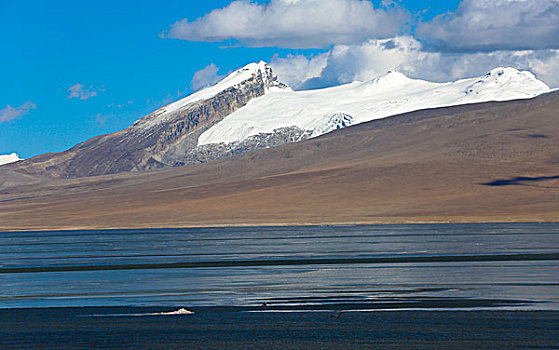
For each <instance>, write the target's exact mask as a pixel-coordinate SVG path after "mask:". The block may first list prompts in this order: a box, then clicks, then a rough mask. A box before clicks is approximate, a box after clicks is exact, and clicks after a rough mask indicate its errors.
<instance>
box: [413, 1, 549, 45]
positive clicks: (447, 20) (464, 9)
mask: <svg viewBox="0 0 559 350" xmlns="http://www.w3.org/2000/svg"><path fill="white" fill-rule="evenodd" d="M416 34H417V36H418V37H419V38H421V39H423V40H425V42H426V43H429V45H433V46H434V47H436V48H438V49H442V50H457V51H461V50H462V51H464V50H466V51H495V50H525V49H557V48H559V1H558V0H463V1H462V2H461V3H460V5H459V7H458V9H457V11H456V12H454V13H448V14H445V15H442V16H438V17H436V18H434V19H433V20H432V21H430V22H427V23H423V24H421V25H420V26H419V27H418V29H417V31H416Z"/></svg>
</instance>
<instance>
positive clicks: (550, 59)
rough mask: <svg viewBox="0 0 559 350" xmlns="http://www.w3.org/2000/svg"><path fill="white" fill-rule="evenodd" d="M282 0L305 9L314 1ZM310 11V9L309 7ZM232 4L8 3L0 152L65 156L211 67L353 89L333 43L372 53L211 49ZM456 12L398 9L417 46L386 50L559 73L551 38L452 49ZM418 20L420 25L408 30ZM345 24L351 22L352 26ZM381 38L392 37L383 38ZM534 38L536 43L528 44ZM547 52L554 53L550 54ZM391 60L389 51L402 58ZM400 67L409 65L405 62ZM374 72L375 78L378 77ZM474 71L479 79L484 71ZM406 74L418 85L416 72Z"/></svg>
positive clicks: (256, 44)
mask: <svg viewBox="0 0 559 350" xmlns="http://www.w3.org/2000/svg"><path fill="white" fill-rule="evenodd" d="M275 1H276V2H277V3H279V2H282V1H283V2H296V3H298V2H305V1H307V0H275ZM468 1H470V2H475V1H476V0H468ZM500 1H505V0H500ZM308 2H309V3H311V2H312V0H308ZM344 2H347V3H353V2H358V0H332V4H337V5H339V4H342V3H344ZM544 2H545V1H544ZM230 3H231V1H225V0H220V1H184V0H183V1H178V0H170V1H147V0H144V1H141V0H140V1H138V0H135V1H124V0H123V1H106V0H97V1H91V2H82V1H62V0H59V1H2V2H1V3H0V14H2V20H1V21H0V29H1V33H2V34H1V36H0V45H1V47H2V50H3V54H2V55H0V73H1V76H2V82H3V84H1V85H0V154H7V153H11V152H17V153H18V154H19V155H20V156H22V157H24V158H27V157H31V156H34V155H37V154H41V153H45V152H58V151H62V150H65V149H67V148H69V147H71V146H73V145H75V144H76V143H78V142H81V141H84V140H85V139H88V138H90V137H93V136H96V135H99V134H103V133H108V132H113V131H116V130H120V129H123V128H125V127H127V126H129V125H130V124H131V123H132V122H133V121H135V120H137V119H139V118H140V117H142V116H143V115H146V114H148V113H149V112H151V111H153V110H154V109H157V108H158V107H161V106H162V105H164V104H165V103H168V102H170V101H172V100H176V99H178V98H180V97H183V96H185V95H187V94H189V93H191V92H192V89H191V80H192V78H193V76H194V74H195V73H196V72H197V71H200V70H202V69H204V68H205V67H207V66H208V65H210V64H215V66H216V67H219V68H220V71H219V73H218V74H217V75H219V74H225V73H227V72H228V71H231V70H234V69H236V68H239V67H240V66H243V65H245V64H247V63H249V62H253V61H258V60H265V61H268V62H270V61H275V62H276V64H277V66H278V69H279V71H282V70H283V71H288V72H289V71H292V72H296V70H295V69H294V68H291V67H293V64H294V63H295V62H296V60H298V61H297V62H303V63H304V64H306V65H307V66H305V67H306V68H305V69H307V70H308V69H309V68H308V67H314V68H313V69H318V70H319V71H320V72H319V73H317V74H319V75H320V77H322V78H323V81H324V84H327V83H329V84H335V83H343V82H345V81H343V80H342V78H340V77H341V76H347V74H345V75H342V74H341V73H339V72H338V71H337V70H336V69H339V68H336V69H335V67H334V63H336V59H339V57H337V56H336V57H334V54H333V52H334V51H335V50H334V48H335V47H336V45H348V47H349V48H350V49H351V50H356V51H357V50H359V52H361V53H362V52H365V51H366V50H365V48H368V46H367V47H365V45H369V46H370V45H372V43H371V42H368V41H367V40H369V38H368V37H365V38H364V37H363V36H362V33H363V31H362V30H360V29H359V28H357V29H356V31H355V32H354V33H352V34H349V37H348V35H347V33H344V36H343V39H339V40H341V41H340V42H338V41H336V40H338V39H336V38H338V37H337V36H335V35H334V34H335V33H334V34H332V35H330V33H329V32H327V30H328V29H327V28H326V29H324V30H325V31H326V32H320V31H319V32H318V33H319V34H320V35H322V37H328V38H334V39H333V40H334V41H331V42H327V43H326V44H324V43H323V42H320V43H317V42H316V41H313V40H315V39H313V38H307V37H304V38H301V39H300V40H298V41H292V40H291V37H287V39H285V38H284V40H283V41H281V42H277V41H274V40H271V39H270V38H269V37H267V36H266V35H265V34H262V35H263V37H258V38H253V37H250V34H249V36H248V37H247V36H246V35H244V34H243V32H242V28H241V29H239V30H240V31H239V32H238V33H239V34H238V35H237V34H234V33H233V35H232V37H231V38H226V39H220V38H218V39H215V40H213V39H207V34H208V33H207V28H208V26H210V27H211V20H212V18H209V17H207V16H206V15H207V14H208V13H210V12H211V11H212V10H215V9H228V6H230ZM262 3H266V2H265V1H260V2H258V3H257V2H250V3H249V2H248V1H245V5H246V6H252V7H250V8H251V9H263V8H264V7H258V6H260V5H261V4H262ZM373 3H374V4H375V8H376V9H381V8H382V6H381V5H380V1H373ZM459 3H460V1H458V0H456V1H428V0H424V1H401V2H398V3H397V4H396V5H395V6H397V7H398V9H396V10H394V9H392V10H386V11H387V13H388V15H386V16H385V17H383V18H385V20H390V18H391V17H395V16H396V15H394V14H395V13H397V12H398V11H399V12H398V13H402V11H406V12H409V13H407V14H404V15H402V16H401V18H402V19H401V20H400V21H401V22H395V26H397V27H398V28H405V29H398V31H399V32H398V33H396V32H395V33H394V37H396V36H399V35H407V36H408V38H407V39H405V40H403V39H402V40H395V41H394V42H395V43H396V44H393V43H392V42H390V43H389V44H390V45H392V46H393V45H396V46H398V45H400V47H399V48H396V49H399V50H400V51H399V55H400V54H401V53H402V52H403V51H402V50H404V48H403V45H420V44H417V43H427V42H433V43H434V44H432V45H431V44H429V45H431V46H427V45H425V46H422V47H421V48H419V49H417V48H416V49H413V50H419V51H420V52H433V51H437V50H438V51H440V52H439V53H438V55H439V56H440V55H442V57H443V58H444V59H441V58H440V57H439V58H438V60H437V62H439V64H442V63H440V62H445V63H444V65H445V67H446V66H448V67H450V66H451V63H452V64H458V63H460V59H463V60H465V59H467V60H468V62H471V61H472V58H475V59H476V60H479V62H484V63H483V65H482V66H483V67H482V68H480V69H486V67H490V66H491V65H492V64H493V63H495V65H498V64H500V63H501V62H510V61H511V59H510V57H511V56H510V55H509V56H507V54H506V53H507V52H510V51H511V50H520V49H530V50H536V51H533V52H534V55H535V56H534V58H533V59H531V61H526V64H525V65H526V66H529V67H532V66H533V67H536V68H537V67H540V66H538V65H537V64H539V63H538V62H541V63H542V64H552V67H555V66H556V65H555V56H553V55H554V54H555V51H550V50H554V49H556V48H555V45H556V43H555V42H554V38H553V37H552V36H550V38H551V39H548V38H547V37H545V40H542V42H541V43H538V45H539V46H538V47H530V46H529V45H530V44H528V46H527V47H523V43H522V42H521V41H519V42H518V43H515V44H514V47H506V45H504V44H503V42H504V41H503V42H499V41H498V40H497V41H491V42H488V43H486V45H485V46H479V47H478V46H476V45H461V46H458V47H456V45H452V41H451V40H454V41H461V39H460V38H451V39H448V38H449V35H450V34H449V33H451V34H453V35H454V34H455V32H456V31H455V30H453V28H452V25H454V24H453V22H448V23H447V22H444V23H442V22H437V19H436V18H435V19H434V17H435V16H437V15H439V14H443V13H446V12H448V11H451V12H453V11H455V10H456V9H457V7H458V4H459ZM296 5H297V4H296ZM337 5H336V6H337ZM270 8H271V7H270ZM464 8H465V10H464V12H467V11H468V8H467V7H466V6H464ZM425 10H427V11H425ZM497 10H499V9H497ZM501 10H502V9H501ZM303 11H309V9H303ZM310 11H312V10H310ZM390 11H392V12H390ZM549 11H554V10H553V9H551V10H549ZM474 12H475V11H473V10H472V13H474ZM410 13H411V14H410ZM381 15H382V14H381ZM205 16H206V17H205ZM226 16H229V15H228V12H227V11H225V12H224V14H222V17H216V18H217V20H218V21H221V20H223V21H227V20H231V21H233V22H234V21H235V20H236V17H235V16H234V15H231V16H229V17H226ZM404 17H405V18H407V20H405V18H404ZM456 17H457V18H458V17H459V16H456ZM185 18H187V19H188V20H187V21H186V22H185V23H184V25H183V27H177V26H175V27H173V28H174V29H177V31H176V33H178V34H176V35H171V34H172V33H173V32H172V31H170V30H171V28H172V26H173V24H174V23H175V22H177V21H179V20H183V19H185ZM386 18H388V19H386ZM398 18H400V17H398ZM410 18H411V19H412V20H411V23H413V24H412V25H411V26H410V25H409V23H410V21H409V19H410ZM460 18H461V17H460ZM460 18H458V19H457V21H458V20H459V19H460ZM195 19H200V20H199V21H198V22H199V23H194V22H193V20H195ZM347 20H348V22H350V21H351V20H352V19H351V18H348V19H347ZM366 21H367V18H365V22H366ZM419 21H422V22H429V23H431V24H429V25H432V27H429V26H427V25H426V26H424V28H425V29H423V30H418V31H417V33H420V34H421V33H425V32H428V33H435V34H436V33H439V32H440V33H441V34H440V35H438V34H436V35H435V34H434V35H433V36H429V35H426V34H421V35H420V34H417V35H416V34H414V33H415V27H416V26H418V25H417V23H418V22H419ZM193 23H194V24H193ZM457 23H458V22H457ZM272 25H273V24H272ZM457 25H459V23H458V24H457ZM318 26H320V23H319V24H318ZM212 28H213V27H212ZM441 28H442V29H445V30H446V31H444V30H442V29H441ZM178 29H180V31H178ZM249 29H250V28H249ZM319 29H320V28H319ZM439 29H441V30H439ZM212 30H213V29H212ZM280 30H281V29H278V31H280ZM370 30H371V32H370V33H371V34H370V35H371V39H378V38H375V33H376V32H375V30H380V29H375V28H370ZM164 32H165V33H167V34H169V36H173V37H174V39H171V38H162V37H161V34H162V33H164ZM357 32H360V34H359V35H360V36H359V37H358V38H357V34H355V33H357ZM193 33H194V34H193ZM324 33H326V34H324ZM352 35H353V36H354V37H355V40H353V39H352V38H353V37H352ZM437 35H438V36H437ZM503 35H504V34H503ZM380 36H382V37H383V38H384V39H386V38H387V34H386V33H382V35H380ZM380 36H379V37H380ZM339 37H340V38H342V36H339ZM528 39H530V38H527V39H526V41H528ZM199 40H205V41H199ZM342 41H343V42H342ZM462 41H463V40H462ZM509 42H510V40H509ZM533 42H534V40H532V43H533ZM548 42H550V43H551V44H549V45H547V43H548ZM410 43H411V44H410ZM414 43H415V44H414ZM383 45H384V46H383V47H388V45H385V44H383ZM279 46H281V47H279ZM509 46H510V45H509ZM393 50H394V49H393ZM393 50H392V51H390V52H392V53H395V51H393ZM406 50H409V48H408V49H406ZM503 50H505V51H503ZM507 50H508V51H507ZM367 52H369V51H367ZM414 52H415V51H414ZM536 53H537V55H536ZM472 55H475V56H472ZM354 56H355V55H353V56H352V57H354ZM400 56H401V55H400ZM400 56H398V57H400ZM501 56H502V57H501ZM406 57H407V56H406ZM492 57H493V58H492ZM530 57H532V56H530ZM404 60H408V58H404ZM491 60H494V61H495V62H493V61H491ZM507 60H508V61H507ZM365 61H367V60H366V57H365ZM327 62H328V63H327ZM340 62H344V61H340ZM348 62H349V63H348V64H347V66H348V67H352V69H353V70H352V72H353V73H354V75H353V77H355V78H363V76H364V74H365V73H363V72H362V71H360V68H361V67H362V65H359V64H357V63H356V61H348ZM429 62H431V61H429ZM534 62H536V63H537V64H536V63H534ZM513 63H514V62H513ZM421 64H424V62H423V61H422V63H421ZM317 65H320V66H317ZM401 66H402V67H404V66H409V64H408V65H404V64H403V63H402V64H401ZM430 66H432V63H430ZM317 67H318V68H317ZM336 67H337V66H336ZM546 67H547V66H546ZM384 68H385V67H384V65H380V66H378V69H379V70H380V69H384ZM396 68H398V67H396ZM443 68H444V67H443ZM519 68H524V66H522V67H519ZM375 69H376V68H375ZM449 69H450V68H448V69H447V70H449ZM542 69H543V68H542ZM546 69H547V68H546ZM408 70H409V68H408ZM442 70H444V69H441V71H442ZM450 70H452V72H447V73H445V74H442V73H440V72H438V71H434V70H433V72H431V73H430V75H426V76H422V74H423V73H421V74H420V73H417V72H416V74H415V75H417V76H418V77H421V78H432V80H444V79H446V78H454V77H455V76H454V75H455V74H454V73H455V72H454V71H456V69H450ZM367 71H368V72H370V71H371V69H368V70H367ZM372 71H375V70H374V69H372ZM418 71H420V70H419V69H418ZM421 71H424V70H423V69H421ZM471 71H472V73H474V72H477V71H476V70H475V69H472V70H471ZM338 73H339V74H338ZM344 73H347V72H344ZM408 73H410V75H414V72H413V71H410V72H408ZM369 74H371V73H369ZM456 74H458V73H456ZM464 74H468V72H465V73H464ZM280 77H281V75H280ZM306 78H308V77H305V79H306ZM315 78H316V77H315ZM326 78H328V79H329V80H328V81H327V79H326ZM365 78H368V76H365ZM290 79H291V80H292V81H290V82H292V84H294V85H297V84H299V85H300V86H305V81H304V80H305V79H303V78H300V79H299V78H298V77H294V78H290ZM288 80H289V79H288ZM315 80H316V79H315ZM208 83H211V81H208Z"/></svg>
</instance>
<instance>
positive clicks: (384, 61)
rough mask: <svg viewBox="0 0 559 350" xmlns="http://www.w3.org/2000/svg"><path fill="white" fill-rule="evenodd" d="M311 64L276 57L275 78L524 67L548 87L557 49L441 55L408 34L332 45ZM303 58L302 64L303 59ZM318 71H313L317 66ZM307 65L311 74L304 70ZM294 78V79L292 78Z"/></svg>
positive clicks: (434, 76)
mask: <svg viewBox="0 0 559 350" xmlns="http://www.w3.org/2000/svg"><path fill="white" fill-rule="evenodd" d="M324 55H325V56H324V57H321V60H324V63H321V64H320V65H318V64H315V65H313V60H315V61H316V57H309V58H305V57H304V56H288V57H286V58H278V57H276V58H275V59H274V60H273V61H272V65H273V66H274V68H276V65H278V68H279V69H278V70H277V72H278V76H279V78H280V79H281V80H282V81H285V82H286V83H288V84H290V85H291V86H292V87H294V88H301V89H306V88H316V87H325V86H332V85H338V84H345V83H350V82H353V81H356V80H360V81H364V80H369V79H373V78H375V77H377V76H379V75H382V74H384V73H386V72H387V71H389V70H393V71H399V72H402V73H404V74H406V75H408V76H410V77H412V78H419V79H426V80H430V81H438V82H444V81H453V80H457V79H461V78H465V77H475V76H480V75H483V74H485V73H486V72H488V71H489V70H491V69H493V68H495V67H498V66H510V67H515V68H517V69H522V70H530V71H532V72H533V73H535V74H536V75H537V77H538V78H539V79H541V80H543V81H544V82H546V83H547V84H548V85H550V86H552V87H559V74H558V73H559V51H557V50H529V51H495V52H489V53H484V52H478V53H441V52H428V51H425V50H424V48H423V46H422V45H421V43H420V42H419V41H418V40H416V39H414V38H412V37H408V36H404V37H396V38H392V39H383V40H370V41H368V42H366V43H362V44H357V45H336V46H334V47H333V48H332V49H331V50H330V51H328V52H327V53H326V54H324ZM304 60H306V61H307V62H306V63H305V62H304ZM320 66H321V67H322V69H318V68H319V67H320ZM308 67H313V68H315V69H316V71H317V72H315V74H314V76H310V75H309V74H308V73H309V72H310V69H309V68H308ZM298 77H300V78H298Z"/></svg>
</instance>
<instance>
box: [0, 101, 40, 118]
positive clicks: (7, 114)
mask: <svg viewBox="0 0 559 350" xmlns="http://www.w3.org/2000/svg"><path fill="white" fill-rule="evenodd" d="M36 108H37V106H35V104H34V103H33V102H26V103H24V104H22V105H21V106H19V107H12V106H10V105H8V106H6V108H4V109H0V123H5V122H9V121H12V120H14V119H16V118H19V117H21V116H22V115H25V114H27V113H29V112H30V111H31V110H32V109H36Z"/></svg>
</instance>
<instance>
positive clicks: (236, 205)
mask: <svg viewBox="0 0 559 350" xmlns="http://www.w3.org/2000/svg"><path fill="white" fill-rule="evenodd" d="M14 169H15V170H14ZM18 179H26V180H27V177H26V176H25V175H23V174H21V173H18V172H17V167H13V166H12V167H3V168H2V169H0V184H3V185H1V186H2V187H0V230H50V229H93V228H153V227H188V226H221V225H224V226H233V225H305V224H372V223H419V222H511V221H514V222H522V221H559V93H557V92H554V93H551V94H547V95H543V96H540V97H538V98H535V99H532V100H524V101H512V102H501V103H483V104H476V105H465V106H457V107H449V108H439V109H431V110H425V111H418V112H413V113H408V114H404V115H399V116H395V117H391V118H386V119H382V120H378V121H373V122H369V123H364V124H360V125H357V126H354V127H350V128H347V129H343V130H338V131H336V132H332V133H330V134H327V135H324V136H322V137H319V138H316V139H312V140H309V141H306V142H302V143H298V144H290V145H285V146H282V147H278V148H273V149H267V150H263V151H258V152H254V153H249V154H243V155H239V156H234V157H230V158H226V159H222V160H219V161H215V162H211V163H207V164H200V165H195V166H189V167H182V168H173V169H164V170H156V171H150V172H143V173H125V174H118V175H108V176H99V177H88V178H80V179H72V180H52V179H51V180H43V181H38V182H35V183H33V182H30V183H27V184H25V183H20V182H21V181H19V182H18ZM33 181H36V179H33Z"/></svg>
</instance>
